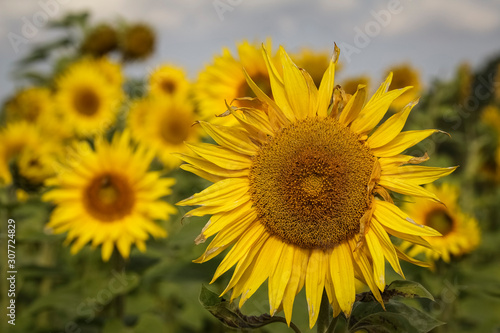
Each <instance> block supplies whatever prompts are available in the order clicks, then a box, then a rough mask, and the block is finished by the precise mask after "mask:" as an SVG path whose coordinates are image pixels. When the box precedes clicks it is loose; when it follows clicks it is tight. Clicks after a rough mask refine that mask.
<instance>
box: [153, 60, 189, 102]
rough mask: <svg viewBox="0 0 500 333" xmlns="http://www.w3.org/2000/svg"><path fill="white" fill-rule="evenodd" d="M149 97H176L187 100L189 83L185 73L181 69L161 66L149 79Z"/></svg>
mask: <svg viewBox="0 0 500 333" xmlns="http://www.w3.org/2000/svg"><path fill="white" fill-rule="evenodd" d="M149 89H150V91H151V95H166V96H177V97H179V98H187V97H188V92H189V81H188V80H187V77H186V72H185V71H184V69H182V68H181V67H177V66H174V65H163V66H161V67H159V68H158V69H156V70H155V71H154V72H153V73H151V76H150V77H149Z"/></svg>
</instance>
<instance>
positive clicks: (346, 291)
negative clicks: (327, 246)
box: [330, 243, 356, 316]
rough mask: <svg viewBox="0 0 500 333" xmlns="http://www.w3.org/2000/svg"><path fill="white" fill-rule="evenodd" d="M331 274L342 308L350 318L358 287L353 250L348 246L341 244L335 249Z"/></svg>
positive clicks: (331, 259) (331, 263)
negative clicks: (355, 279)
mask: <svg viewBox="0 0 500 333" xmlns="http://www.w3.org/2000/svg"><path fill="white" fill-rule="evenodd" d="M330 274H331V276H332V282H333V287H334V288H335V295H336V296H337V301H338V302H339V305H340V308H341V309H342V311H344V313H345V314H346V316H349V315H350V314H351V310H352V305H353V304H354V298H355V296H356V287H355V284H354V268H353V265H352V254H351V249H350V248H349V246H348V245H347V244H344V243H341V244H339V245H337V246H336V247H335V248H334V249H333V251H332V254H331V257H330Z"/></svg>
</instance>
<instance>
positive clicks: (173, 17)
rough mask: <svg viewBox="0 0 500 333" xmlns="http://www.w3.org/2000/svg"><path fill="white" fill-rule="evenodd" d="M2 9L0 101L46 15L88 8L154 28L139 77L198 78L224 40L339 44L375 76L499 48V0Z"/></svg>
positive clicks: (350, 70) (487, 54)
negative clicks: (155, 72) (159, 71)
mask: <svg viewBox="0 0 500 333" xmlns="http://www.w3.org/2000/svg"><path fill="white" fill-rule="evenodd" d="M0 8H1V10H0V59H1V61H0V102H1V101H3V100H5V98H6V97H7V96H9V95H10V94H12V93H13V92H14V91H15V89H16V88H17V87H19V86H21V83H20V82H15V81H13V80H12V77H11V76H12V70H13V68H14V66H15V65H16V62H17V61H18V60H19V59H21V58H22V57H23V56H25V55H26V54H27V53H28V51H29V50H30V49H31V48H33V46H35V45H37V44H38V43H43V42H44V41H47V40H50V38H52V37H53V33H51V32H50V31H49V29H47V27H46V25H47V23H46V21H47V18H54V19H55V18H58V17H61V16H62V15H63V14H65V13H68V12H74V11H79V10H89V11H90V12H91V21H92V22H93V23H100V22H110V21H115V22H116V21H118V20H119V19H120V18H124V19H125V20H126V21H129V22H147V23H149V24H150V25H151V26H152V27H153V28H154V29H155V30H156V32H157V35H158V40H157V43H158V45H157V49H156V52H155V54H154V56H153V57H152V58H150V59H149V60H148V61H147V62H142V63H137V64H134V65H132V66H130V67H129V68H128V69H127V73H128V74H129V75H130V76H135V77H141V76H145V75H147V73H148V72H149V71H151V69H153V68H155V67H156V66H158V65H159V64H162V63H175V64H178V65H181V66H184V67H185V68H186V69H187V71H188V73H189V74H190V76H191V77H192V78H193V79H194V78H195V77H196V73H197V72H198V71H199V70H200V69H202V68H203V67H204V66H205V65H206V64H208V63H210V62H211V60H212V58H213V56H214V55H216V54H220V52H221V49H222V48H223V47H229V48H230V49H232V50H234V49H235V43H237V42H239V41H242V40H244V39H248V40H250V41H255V42H259V43H260V42H262V41H264V40H265V39H266V38H267V37H271V38H272V40H273V44H274V45H283V46H285V48H286V49H287V50H290V51H298V50H300V49H301V48H302V47H311V48H313V49H317V50H333V44H334V43H336V44H337V45H338V46H339V47H340V49H341V57H340V61H341V62H343V64H344V69H343V72H342V74H343V75H346V76H349V75H359V74H369V75H370V76H371V77H372V78H373V79H372V80H373V81H375V82H376V81H379V80H380V81H381V80H382V76H383V73H385V71H386V69H387V68H388V67H389V66H391V65H394V64H399V63H402V62H409V63H411V64H412V65H413V66H414V67H416V68H417V69H418V70H419V71H420V72H421V74H422V77H423V79H424V81H425V82H430V81H431V80H432V79H434V78H449V77H451V76H452V75H453V74H454V71H455V69H456V66H457V65H458V64H460V63H462V62H464V61H467V62H469V63H470V64H471V65H472V66H473V67H475V68H478V66H481V64H484V62H485V61H487V60H488V59H490V58H492V57H494V56H495V55H498V54H500V1H499V0H440V1H436V0H420V1H416V0H389V1H383V0H373V1H367V0H350V1H343V0H317V1H305V0H274V1H268V0H205V1H202V0H182V1H180V0H178V1H174V0H142V1H132V0H105V1H104V0H86V1H82V0H80V1H79V0H17V1H9V0H0ZM30 27H31V28H32V29H31V30H30V29H29V28H30ZM33 28H34V29H33ZM16 37H22V38H24V39H23V41H22V42H19V39H17V41H18V42H17V43H16V42H15V41H14V42H13V40H16ZM373 81H372V82H373Z"/></svg>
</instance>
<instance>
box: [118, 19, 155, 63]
mask: <svg viewBox="0 0 500 333" xmlns="http://www.w3.org/2000/svg"><path fill="white" fill-rule="evenodd" d="M155 40H156V36H155V32H154V31H153V29H151V27H149V26H148V25H146V24H143V23H138V24H134V25H131V26H128V27H126V28H125V30H124V31H123V33H122V36H121V39H120V43H119V48H120V50H121V51H122V54H123V58H124V59H125V60H137V59H144V58H147V57H149V56H150V55H151V54H152V53H153V51H154V49H155Z"/></svg>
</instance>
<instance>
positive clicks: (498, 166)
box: [481, 104, 500, 182]
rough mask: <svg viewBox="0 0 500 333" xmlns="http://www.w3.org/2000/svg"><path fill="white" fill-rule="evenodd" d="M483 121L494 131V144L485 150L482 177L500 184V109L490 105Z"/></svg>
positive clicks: (486, 108) (486, 109)
mask: <svg viewBox="0 0 500 333" xmlns="http://www.w3.org/2000/svg"><path fill="white" fill-rule="evenodd" d="M481 121H482V122H483V123H484V124H485V125H486V126H487V127H489V128H491V129H492V130H493V138H492V140H491V141H490V142H492V143H493V144H492V145H491V146H489V147H487V148H486V149H485V159H484V163H483V165H482V167H481V169H482V170H481V175H482V176H486V178H488V179H490V180H493V181H496V182H500V108H498V107H497V106H495V105H493V104H490V105H488V106H486V107H485V108H484V109H483V110H482V112H481Z"/></svg>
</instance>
